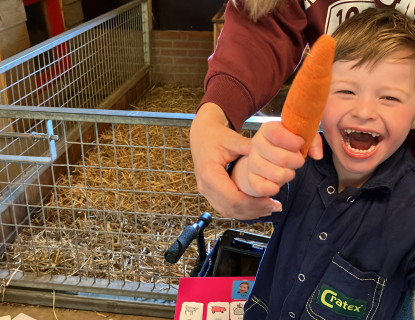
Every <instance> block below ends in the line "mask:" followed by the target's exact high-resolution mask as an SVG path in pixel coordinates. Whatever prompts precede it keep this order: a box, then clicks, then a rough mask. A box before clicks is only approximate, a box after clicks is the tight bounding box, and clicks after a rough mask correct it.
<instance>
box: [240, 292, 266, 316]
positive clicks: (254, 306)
mask: <svg viewBox="0 0 415 320" xmlns="http://www.w3.org/2000/svg"><path fill="white" fill-rule="evenodd" d="M244 310H245V312H244V320H257V319H258V320H259V319H261V320H263V319H266V318H267V316H268V311H269V309H268V306H267V304H266V303H265V302H264V301H262V300H261V299H259V298H258V297H256V296H255V295H251V296H250V297H249V299H248V301H247V302H246V303H245V307H244Z"/></svg>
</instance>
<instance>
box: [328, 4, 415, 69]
mask: <svg viewBox="0 0 415 320" xmlns="http://www.w3.org/2000/svg"><path fill="white" fill-rule="evenodd" d="M332 36H333V37H334V38H335V39H336V54H335V57H334V61H338V60H343V61H354V60H355V61H357V63H356V64H355V66H354V67H359V66H361V65H364V64H367V63H369V64H371V65H375V64H376V63H377V62H378V61H379V60H381V59H382V58H384V57H385V56H388V55H390V54H391V53H392V52H393V51H396V50H397V49H409V53H408V54H407V55H406V56H402V57H401V58H402V59H415V23H414V21H412V20H411V19H410V18H409V17H408V16H406V15H405V14H403V13H401V12H399V11H397V10H395V9H380V8H368V9H366V10H364V11H363V12H362V13H360V14H357V15H355V16H353V17H351V18H349V19H348V20H346V21H345V22H343V23H342V24H340V26H339V27H338V28H337V29H336V31H335V32H334V33H333V35H332Z"/></svg>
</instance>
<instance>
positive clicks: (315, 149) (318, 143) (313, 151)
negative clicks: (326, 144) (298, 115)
mask: <svg viewBox="0 0 415 320" xmlns="http://www.w3.org/2000/svg"><path fill="white" fill-rule="evenodd" d="M308 155H309V156H310V158H313V159H314V160H320V159H321V158H323V141H322V139H321V136H320V134H319V133H317V134H316V135H315V136H314V139H313V142H312V143H311V146H310V149H308Z"/></svg>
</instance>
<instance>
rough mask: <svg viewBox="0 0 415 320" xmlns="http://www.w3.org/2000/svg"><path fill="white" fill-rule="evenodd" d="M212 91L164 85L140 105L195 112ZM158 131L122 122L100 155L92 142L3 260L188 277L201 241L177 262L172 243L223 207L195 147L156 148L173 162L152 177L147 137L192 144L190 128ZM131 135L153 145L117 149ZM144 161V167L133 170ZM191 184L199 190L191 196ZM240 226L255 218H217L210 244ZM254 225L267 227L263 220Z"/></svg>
mask: <svg viewBox="0 0 415 320" xmlns="http://www.w3.org/2000/svg"><path fill="white" fill-rule="evenodd" d="M202 95H203V89H202V88H186V87H181V86H180V85H177V84H167V85H160V86H155V87H153V88H152V89H151V90H150V91H149V92H148V93H147V94H146V95H145V97H144V98H142V99H141V100H140V101H139V102H138V103H137V105H136V106H132V108H134V109H136V110H142V111H159V112H181V113H192V112H194V110H195V106H197V104H198V102H199V101H200V99H201V97H202ZM149 130H150V132H149V134H148V138H149V140H148V141H146V140H144V141H140V139H141V140H143V137H146V134H145V128H144V127H143V126H133V127H128V126H126V125H121V124H117V125H114V128H113V130H111V128H110V130H107V131H105V132H103V133H102V134H101V135H100V137H99V142H100V145H101V147H100V149H99V153H98V150H97V149H96V148H91V149H89V150H88V151H87V152H86V154H85V157H84V159H83V162H82V163H80V164H79V165H78V166H74V168H73V170H72V172H71V175H70V176H69V177H70V178H69V177H68V175H63V176H61V177H59V179H58V180H57V182H56V186H57V187H56V192H55V193H54V194H52V195H51V196H50V198H49V199H47V200H46V201H45V202H44V204H43V206H42V210H40V211H38V212H37V213H35V214H34V215H33V216H32V218H31V221H30V223H29V224H28V225H29V226H28V227H26V228H24V229H22V230H21V232H20V233H19V235H18V236H17V238H16V239H15V241H14V243H12V244H10V245H9V247H8V248H7V251H6V253H5V255H4V257H3V261H6V262H7V263H8V264H9V267H13V266H14V267H15V268H16V269H17V268H20V270H22V269H24V270H26V271H33V272H36V273H38V274H65V275H77V276H86V277H98V278H110V279H114V278H115V279H124V280H128V281H145V282H169V283H177V281H178V278H179V277H181V276H185V275H188V272H189V271H190V268H191V267H193V264H194V260H195V258H196V257H197V249H196V246H195V245H192V246H191V247H190V248H189V249H188V250H187V252H186V254H185V257H186V258H185V259H182V260H181V261H180V262H179V263H177V264H174V265H169V264H168V263H167V262H165V261H164V259H163V254H164V251H165V250H166V249H167V248H168V246H169V245H170V244H171V243H173V242H174V240H175V239H176V238H177V236H178V235H179V234H180V232H181V231H182V230H183V229H184V228H185V227H186V226H187V225H189V224H192V223H194V222H195V221H196V219H197V216H198V215H199V211H198V207H200V208H201V212H203V211H208V212H210V213H213V209H212V208H211V206H210V205H209V203H208V202H207V201H206V199H204V198H203V197H198V196H197V195H196V194H197V187H196V180H195V177H194V175H193V173H192V170H193V164H192V159H191V154H190V151H188V150H184V151H183V150H182V151H180V150H168V151H167V153H166V154H164V152H165V151H163V149H162V148H161V149H154V150H151V152H150V163H151V167H152V169H157V168H159V169H160V170H164V169H165V168H167V169H168V170H169V172H168V174H166V173H165V172H163V171H160V172H158V171H157V170H153V171H152V173H151V174H150V175H149V173H148V170H146V168H148V159H147V151H146V149H145V148H144V147H145V146H146V145H147V144H149V145H150V146H159V145H163V144H164V143H165V145H168V146H174V147H180V146H181V145H182V146H183V147H184V148H188V147H189V142H188V141H189V137H188V135H189V130H188V129H187V128H185V129H180V128H176V127H172V128H164V130H163V128H160V127H150V128H149ZM131 137H132V139H133V141H134V145H138V146H140V145H142V146H143V148H141V149H140V148H134V154H133V156H132V155H131V152H132V151H131V148H122V147H120V148H117V149H116V157H115V152H114V147H113V144H114V141H115V142H116V145H117V146H124V145H130V144H131V141H130V138H131ZM163 140H164V141H163ZM180 141H182V142H180ZM106 145H108V147H105V146H106ZM99 154H100V156H99ZM181 158H182V159H183V160H182V161H180V159H181ZM164 159H166V161H165V160H164ZM137 167H138V168H143V170H133V168H137ZM115 168H117V170H116V169H115ZM69 179H70V180H69ZM115 182H116V183H117V186H118V189H119V190H118V192H117V190H115V187H114V183H115ZM150 183H151V188H152V190H151V191H152V192H151V195H150V194H149V192H148V188H149V184H150ZM166 191H167V192H166ZM181 192H184V193H185V194H193V195H192V196H184V197H183V195H182V194H181ZM74 208H75V209H74ZM230 227H233V228H238V229H243V228H245V229H246V226H245V225H242V224H239V223H236V222H231V221H229V220H226V219H221V218H220V217H215V219H214V222H212V225H211V226H209V227H208V228H207V229H206V231H205V236H206V238H207V243H209V244H213V243H214V240H215V239H216V238H217V236H218V235H219V234H220V233H221V232H223V230H225V229H227V228H230ZM254 229H255V230H259V231H260V232H261V233H264V226H263V225H260V226H257V227H255V228H254ZM265 231H266V233H268V234H269V233H270V232H271V229H270V228H269V227H266V230H265Z"/></svg>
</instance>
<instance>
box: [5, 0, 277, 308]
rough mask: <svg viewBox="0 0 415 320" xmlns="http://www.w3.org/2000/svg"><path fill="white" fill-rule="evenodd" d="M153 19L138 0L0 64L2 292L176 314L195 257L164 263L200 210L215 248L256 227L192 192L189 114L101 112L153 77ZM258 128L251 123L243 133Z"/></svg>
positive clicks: (259, 228)
mask: <svg viewBox="0 0 415 320" xmlns="http://www.w3.org/2000/svg"><path fill="white" fill-rule="evenodd" d="M146 16H147V13H146V3H145V2H142V1H132V2H131V3H129V4H128V5H125V6H123V7H121V8H119V9H117V10H114V11H112V12H111V13H109V14H106V15H104V16H102V17H100V18H97V19H95V20H93V21H91V22H89V23H87V24H84V25H81V26H80V27H78V28H75V29H73V30H71V32H67V33H64V34H62V35H60V36H58V37H55V38H53V39H51V40H49V41H47V42H45V43H42V44H40V45H38V46H36V47H33V48H31V49H30V50H28V51H25V52H23V53H21V54H19V55H17V56H15V57H13V58H11V59H8V60H5V61H3V62H2V63H0V97H1V102H2V104H4V106H0V118H1V119H2V123H1V129H0V200H1V207H0V254H1V256H0V279H1V280H2V281H3V283H4V284H7V287H8V289H7V290H8V291H7V292H12V290H11V289H10V288H11V286H14V287H18V288H25V290H29V289H31V290H33V289H34V288H36V289H39V288H40V289H44V290H54V291H56V290H58V291H61V292H73V293H77V294H81V293H85V292H86V293H93V294H96V295H99V294H104V295H113V296H117V297H134V299H138V297H139V298H140V299H152V300H157V303H156V304H158V305H160V304H165V303H166V301H167V305H168V306H169V307H170V311H171V307H172V306H173V307H174V299H175V295H176V293H177V284H178V279H179V278H180V277H183V276H188V275H189V271H190V269H191V268H193V266H194V264H195V260H196V258H197V254H198V253H197V250H196V246H191V247H190V248H189V250H188V251H187V252H186V253H185V255H184V258H183V259H181V260H180V261H179V263H178V264H176V265H170V264H168V263H167V262H166V261H165V260H164V256H163V255H164V252H165V250H166V249H167V248H168V247H169V245H170V244H172V243H173V242H174V241H175V239H176V238H177V236H178V235H179V234H180V232H181V231H182V230H183V229H184V228H185V227H186V226H188V225H189V224H192V223H194V222H196V220H197V217H198V216H199V215H200V214H202V213H203V212H204V211H208V212H210V213H212V214H213V215H214V216H215V219H214V222H213V223H212V224H211V226H209V228H208V229H206V231H205V235H206V243H207V246H208V250H209V248H210V247H211V246H212V245H213V243H214V242H215V240H216V239H217V237H218V236H219V235H220V234H221V233H222V232H223V231H224V230H226V229H228V228H237V229H240V230H248V231H249V230H251V229H249V228H250V227H248V226H247V225H245V224H240V223H238V222H236V221H233V220H229V219H223V218H221V217H219V216H217V215H215V213H214V211H213V209H212V208H211V207H210V205H209V204H208V203H207V201H206V199H204V198H203V197H202V196H201V195H200V194H199V193H198V192H197V188H196V179H195V175H194V171H193V164H192V160H191V154H190V146H189V137H188V135H189V127H190V123H191V121H192V118H193V115H188V114H169V113H153V112H137V111H115V110H107V109H105V108H107V107H108V106H110V105H111V101H113V100H114V96H119V95H120V92H119V91H120V88H121V87H122V86H123V85H124V84H125V83H128V82H131V80H132V79H137V78H139V77H140V76H142V74H143V73H144V72H148V68H149V43H148V30H147V24H148V22H147V20H146ZM121 94H122V93H121ZM137 98H138V97H137ZM258 126H259V123H257V122H255V121H251V122H248V123H247V124H246V127H245V129H246V133H247V134H251V132H252V131H253V130H256V129H257V128H258ZM269 231H270V230H269V228H268V227H267V226H264V225H259V226H256V227H255V232H259V233H265V232H268V233H269ZM3 287H4V288H5V287H6V285H4V286H3ZM36 294H37V295H38V294H39V292H37V293H36ZM70 299H73V297H71V298H70ZM160 300H163V301H164V302H163V303H160ZM135 302H136V301H135ZM147 302H148V301H146V303H147ZM38 303H42V302H38ZM77 303H78V305H79V304H82V302H80V301H77ZM88 307H90V306H86V307H85V308H88ZM102 307H105V306H102ZM140 314H146V312H144V313H143V312H141V313H140ZM149 314H151V315H155V314H156V313H154V312H153V311H152V312H150V313H149Z"/></svg>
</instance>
